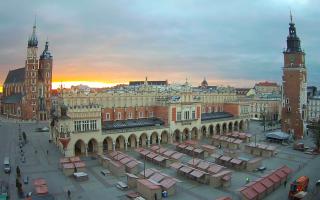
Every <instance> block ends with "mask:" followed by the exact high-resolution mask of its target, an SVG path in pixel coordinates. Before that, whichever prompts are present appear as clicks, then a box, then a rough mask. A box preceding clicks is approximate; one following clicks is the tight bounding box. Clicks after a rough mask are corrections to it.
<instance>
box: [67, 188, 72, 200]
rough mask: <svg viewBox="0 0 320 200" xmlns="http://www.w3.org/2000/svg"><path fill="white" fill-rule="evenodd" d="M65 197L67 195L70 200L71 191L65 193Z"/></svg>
mask: <svg viewBox="0 0 320 200" xmlns="http://www.w3.org/2000/svg"><path fill="white" fill-rule="evenodd" d="M67 195H68V199H71V191H70V190H68V191H67Z"/></svg>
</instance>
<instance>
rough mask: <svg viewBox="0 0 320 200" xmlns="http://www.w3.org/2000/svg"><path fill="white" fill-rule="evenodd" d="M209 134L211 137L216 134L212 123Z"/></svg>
mask: <svg viewBox="0 0 320 200" xmlns="http://www.w3.org/2000/svg"><path fill="white" fill-rule="evenodd" d="M209 135H210V137H212V136H213V135H214V128H213V125H212V124H210V126H209Z"/></svg>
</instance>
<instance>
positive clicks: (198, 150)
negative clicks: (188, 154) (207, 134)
mask: <svg viewBox="0 0 320 200" xmlns="http://www.w3.org/2000/svg"><path fill="white" fill-rule="evenodd" d="M193 151H194V152H195V153H202V152H203V150H202V149H199V148H197V149H194V150H193Z"/></svg>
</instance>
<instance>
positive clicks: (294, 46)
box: [286, 10, 302, 53]
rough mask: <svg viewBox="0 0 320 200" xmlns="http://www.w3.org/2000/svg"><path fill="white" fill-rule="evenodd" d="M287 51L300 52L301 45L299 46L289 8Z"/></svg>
mask: <svg viewBox="0 0 320 200" xmlns="http://www.w3.org/2000/svg"><path fill="white" fill-rule="evenodd" d="M286 52H287V53H292V52H302V50H301V46H300V39H299V37H298V36H297V32H296V27H295V24H294V23H293V17H292V13H291V10H290V23H289V35H288V37H287V49H286Z"/></svg>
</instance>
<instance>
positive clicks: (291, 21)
mask: <svg viewBox="0 0 320 200" xmlns="http://www.w3.org/2000/svg"><path fill="white" fill-rule="evenodd" d="M290 23H291V24H292V23H293V20H292V13H291V9H290Z"/></svg>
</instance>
